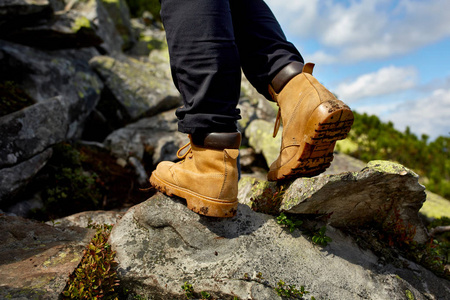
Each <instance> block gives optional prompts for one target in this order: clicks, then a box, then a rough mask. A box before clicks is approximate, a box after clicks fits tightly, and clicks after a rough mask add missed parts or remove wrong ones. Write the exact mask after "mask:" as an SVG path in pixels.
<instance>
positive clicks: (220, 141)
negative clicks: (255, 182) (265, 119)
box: [150, 132, 241, 217]
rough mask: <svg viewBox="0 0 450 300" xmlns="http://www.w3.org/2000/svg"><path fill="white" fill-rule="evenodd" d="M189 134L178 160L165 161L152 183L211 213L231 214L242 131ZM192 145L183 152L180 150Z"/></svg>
mask: <svg viewBox="0 0 450 300" xmlns="http://www.w3.org/2000/svg"><path fill="white" fill-rule="evenodd" d="M189 138H190V141H191V142H190V143H188V144H187V145H186V146H184V147H182V148H181V149H180V150H178V153H177V155H178V157H179V158H180V159H183V160H182V161H180V162H178V163H173V162H168V161H163V162H161V163H159V164H158V166H157V167H156V170H155V171H153V173H152V175H151V177H150V183H151V184H152V185H153V186H154V187H155V188H156V189H158V190H159V191H161V192H163V193H165V194H167V195H168V196H172V195H175V196H178V197H181V198H184V199H186V202H187V207H188V208H189V209H191V210H193V211H194V212H196V213H199V214H202V215H206V216H210V217H232V216H234V215H235V214H236V211H237V205H238V200H237V192H238V167H237V157H238V155H239V146H240V144H241V134H240V133H239V132H232V133H210V134H208V135H206V136H205V137H201V138H200V139H199V138H197V137H196V138H195V139H194V138H192V137H191V136H190V137H189ZM189 145H190V149H188V151H187V152H186V153H185V154H184V155H182V156H180V152H181V151H183V149H184V148H187V147H188V146H189Z"/></svg>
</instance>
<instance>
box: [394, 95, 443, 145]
mask: <svg viewBox="0 0 450 300" xmlns="http://www.w3.org/2000/svg"><path fill="white" fill-rule="evenodd" d="M449 116H450V89H439V90H435V91H434V92H433V93H432V94H431V95H429V96H428V97H425V98H422V99H419V100H416V101H409V102H406V103H402V104H401V105H399V106H398V107H397V108H396V110H395V111H394V112H393V113H391V114H389V115H388V116H387V117H386V118H387V119H389V120H391V121H392V122H393V123H394V124H395V127H396V128H398V129H400V130H405V128H406V126H409V127H410V128H411V131H412V132H414V133H416V134H417V135H418V136H420V135H421V134H423V133H424V134H427V135H429V136H430V137H431V138H432V139H434V138H436V137H438V136H439V135H443V136H450V117H449Z"/></svg>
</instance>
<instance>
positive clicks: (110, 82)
mask: <svg viewBox="0 0 450 300" xmlns="http://www.w3.org/2000/svg"><path fill="white" fill-rule="evenodd" d="M90 65H91V66H92V67H93V68H94V69H95V70H96V71H97V72H98V73H99V74H100V76H101V77H102V78H103V81H104V82H105V84H106V86H107V87H108V88H109V90H110V91H111V92H112V94H113V95H114V97H115V98H116V100H117V101H119V103H120V104H121V105H122V107H123V109H124V113H125V114H127V115H128V116H129V117H130V118H131V119H132V120H136V119H138V118H139V117H149V116H152V115H156V114H157V113H160V112H162V111H164V110H169V109H172V108H175V107H178V106H180V105H181V102H180V101H181V98H180V95H179V93H178V91H177V90H176V88H175V86H174V85H173V83H172V80H171V79H170V78H167V77H166V76H164V74H161V72H158V68H155V67H156V66H157V65H156V64H152V63H149V62H141V61H138V60H136V59H133V58H127V57H121V58H118V59H115V58H112V57H108V56H98V57H94V58H93V59H91V61H90ZM165 69H167V68H165Z"/></svg>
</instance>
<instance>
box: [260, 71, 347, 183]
mask: <svg viewBox="0 0 450 300" xmlns="http://www.w3.org/2000/svg"><path fill="white" fill-rule="evenodd" d="M301 67H302V64H301V63H291V64H290V65H288V66H287V67H285V68H284V69H282V70H281V71H280V73H279V74H278V75H277V76H276V77H275V79H274V80H273V81H272V83H271V85H270V86H269V92H270V93H271V95H272V98H273V99H274V100H275V101H276V102H277V104H278V106H279V111H278V116H277V121H276V122H275V130H274V137H275V136H276V134H277V132H278V128H279V126H280V118H281V120H282V121H283V136H282V141H281V150H280V155H279V156H278V159H277V160H276V161H274V162H273V163H272V165H271V166H270V170H269V173H268V175H267V177H268V179H269V180H271V181H274V180H282V179H286V178H291V177H311V176H315V175H318V174H320V173H322V172H323V171H325V169H326V168H328V167H329V166H330V163H331V161H332V160H333V150H334V146H335V144H336V141H337V140H341V139H344V138H346V137H347V133H348V132H349V131H350V128H351V126H352V124H353V113H352V111H351V110H350V108H349V107H348V106H347V105H346V104H345V103H344V102H342V101H340V100H337V99H336V97H335V96H334V95H333V94H332V93H331V92H330V91H328V90H327V89H326V88H325V87H324V86H323V85H321V84H320V83H319V82H318V81H317V80H316V79H315V78H314V77H313V76H312V70H313V68H314V64H312V63H307V64H306V65H305V66H304V67H303V69H301Z"/></svg>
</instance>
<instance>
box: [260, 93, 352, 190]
mask: <svg viewBox="0 0 450 300" xmlns="http://www.w3.org/2000/svg"><path fill="white" fill-rule="evenodd" d="M353 120H354V117H353V113H352V111H351V110H350V108H349V107H348V106H347V105H346V104H345V103H344V102H342V101H340V100H330V101H326V102H323V103H321V104H320V105H319V106H318V107H317V108H316V109H315V110H314V111H313V112H312V114H311V116H310V117H309V119H308V122H307V125H306V128H305V129H304V130H303V134H304V137H303V140H304V142H303V143H302V144H301V145H300V146H299V147H298V151H297V152H296V154H295V155H294V157H293V158H292V159H291V160H289V162H287V163H286V164H284V165H282V166H281V167H280V168H278V169H275V170H270V171H269V173H268V175H267V178H268V179H269V180H271V181H275V180H284V179H289V178H293V177H312V176H316V175H319V174H320V173H322V172H324V171H325V170H326V169H327V168H328V167H329V166H330V164H331V161H332V160H333V151H334V147H335V145H336V141H337V140H342V139H345V138H346V137H347V134H348V132H349V131H350V129H351V127H352V125H353Z"/></svg>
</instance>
